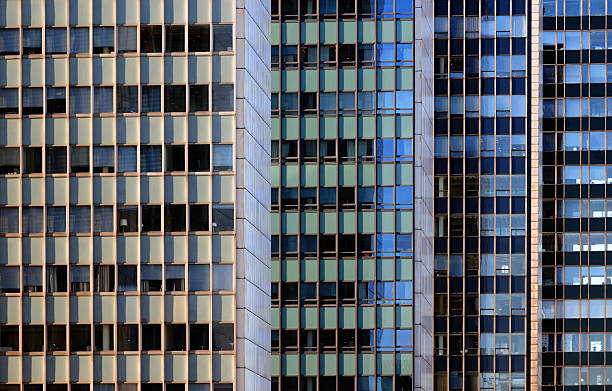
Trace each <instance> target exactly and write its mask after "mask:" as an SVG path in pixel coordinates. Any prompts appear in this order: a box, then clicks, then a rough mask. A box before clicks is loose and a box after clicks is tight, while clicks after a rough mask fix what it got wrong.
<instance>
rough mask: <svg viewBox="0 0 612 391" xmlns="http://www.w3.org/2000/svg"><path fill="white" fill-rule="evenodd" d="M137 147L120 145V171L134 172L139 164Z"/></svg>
mask: <svg viewBox="0 0 612 391" xmlns="http://www.w3.org/2000/svg"><path fill="white" fill-rule="evenodd" d="M137 159H138V157H137V155H136V147H119V149H118V160H119V162H118V163H119V172H134V171H136V164H137Z"/></svg>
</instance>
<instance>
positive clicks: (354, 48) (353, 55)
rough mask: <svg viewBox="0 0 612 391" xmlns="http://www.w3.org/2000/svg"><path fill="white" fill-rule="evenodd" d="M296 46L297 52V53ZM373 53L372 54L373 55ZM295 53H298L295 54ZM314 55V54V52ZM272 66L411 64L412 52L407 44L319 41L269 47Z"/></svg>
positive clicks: (332, 66) (410, 46)
mask: <svg viewBox="0 0 612 391" xmlns="http://www.w3.org/2000/svg"><path fill="white" fill-rule="evenodd" d="M298 49H299V52H298ZM375 53H376V55H375ZM298 54H299V56H298ZM317 54H318V55H317ZM271 55H272V69H277V68H279V66H280V64H282V66H283V68H293V67H295V66H297V64H298V58H299V63H300V66H302V67H316V66H317V64H319V65H320V66H321V67H322V68H335V67H336V63H338V65H339V66H341V67H342V66H355V65H356V63H357V61H358V63H359V66H363V65H366V66H367V65H373V64H374V62H375V61H376V62H378V64H379V66H385V65H393V64H394V63H395V65H396V66H409V65H413V52H412V44H411V43H395V44H393V43H379V44H376V45H374V44H358V45H356V44H339V45H337V46H336V45H335V44H333V45H330V44H321V45H319V46H317V45H301V46H299V47H298V46H297V45H282V46H277V45H274V46H272V52H271Z"/></svg>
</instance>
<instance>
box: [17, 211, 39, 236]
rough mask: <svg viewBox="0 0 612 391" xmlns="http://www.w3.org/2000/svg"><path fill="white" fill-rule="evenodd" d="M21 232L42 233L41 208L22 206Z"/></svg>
mask: <svg viewBox="0 0 612 391" xmlns="http://www.w3.org/2000/svg"><path fill="white" fill-rule="evenodd" d="M21 218H22V220H23V221H22V232H23V233H24V234H34V233H42V232H43V208H42V206H24V207H23V208H22V211H21Z"/></svg>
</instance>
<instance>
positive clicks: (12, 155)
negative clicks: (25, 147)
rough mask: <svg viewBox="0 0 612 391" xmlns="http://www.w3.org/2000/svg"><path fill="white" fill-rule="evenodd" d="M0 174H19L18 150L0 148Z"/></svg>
mask: <svg viewBox="0 0 612 391" xmlns="http://www.w3.org/2000/svg"><path fill="white" fill-rule="evenodd" d="M0 174H19V148H6V147H3V148H0Z"/></svg>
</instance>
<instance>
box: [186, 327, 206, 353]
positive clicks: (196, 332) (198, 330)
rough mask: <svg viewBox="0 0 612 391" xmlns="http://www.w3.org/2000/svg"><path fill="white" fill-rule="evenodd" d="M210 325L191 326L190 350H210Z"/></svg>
mask: <svg viewBox="0 0 612 391" xmlns="http://www.w3.org/2000/svg"><path fill="white" fill-rule="evenodd" d="M208 349H209V347H208V325H207V324H190V325H189V350H208Z"/></svg>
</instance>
